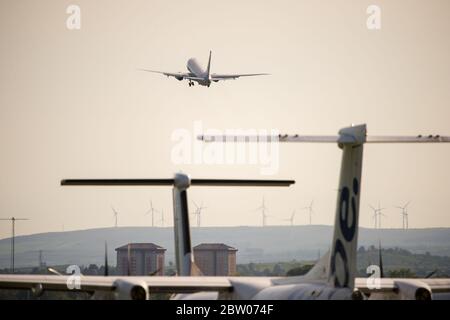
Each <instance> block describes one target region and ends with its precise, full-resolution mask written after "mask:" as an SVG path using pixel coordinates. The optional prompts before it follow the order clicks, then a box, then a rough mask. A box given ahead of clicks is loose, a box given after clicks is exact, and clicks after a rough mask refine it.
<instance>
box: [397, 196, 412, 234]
mask: <svg viewBox="0 0 450 320" xmlns="http://www.w3.org/2000/svg"><path fill="white" fill-rule="evenodd" d="M409 203H410V201H408V202H407V203H406V204H405V205H404V206H403V207H396V208H397V209H400V210H402V212H401V213H400V214H401V215H402V218H403V229H404V230H408V205H409Z"/></svg>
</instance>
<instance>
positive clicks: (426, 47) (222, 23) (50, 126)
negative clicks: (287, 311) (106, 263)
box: [0, 0, 450, 238]
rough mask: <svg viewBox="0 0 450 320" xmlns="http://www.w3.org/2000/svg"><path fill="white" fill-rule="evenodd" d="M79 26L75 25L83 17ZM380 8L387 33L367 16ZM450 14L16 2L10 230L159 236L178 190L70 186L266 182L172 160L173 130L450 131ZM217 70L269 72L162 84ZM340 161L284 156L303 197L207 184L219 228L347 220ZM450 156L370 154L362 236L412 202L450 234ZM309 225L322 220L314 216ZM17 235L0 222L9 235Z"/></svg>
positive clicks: (8, 54)
mask: <svg viewBox="0 0 450 320" xmlns="http://www.w3.org/2000/svg"><path fill="white" fill-rule="evenodd" d="M72 3H73V4H77V5H79V6H80V8H81V30H75V31H70V30H68V29H67V28H66V19H67V17H68V15H67V14H66V8H67V6H68V5H69V4H72ZM370 4H377V5H379V6H380V7H381V19H382V20H381V23H382V25H381V30H378V31H373V30H372V31H370V30H368V29H367V28H366V19H367V14H366V9H367V7H368V6H369V5H370ZM449 33H450V2H449V1H448V0H440V1H438V0H431V1H412V0H402V1H400V0H389V1H361V0H354V1H331V0H330V1H313V0H311V1H272V0H270V1H221V2H219V1H162V0H161V1H144V0H142V1H137V0H135V1H129V2H124V1H112V0H108V1H91V0H79V1H74V2H72V1H60V0H58V1H56V0H54V1H44V0H42V1H31V0H30V1H22V0H20V1H17V0H1V1H0V69H1V73H0V143H1V157H0V176H1V179H0V194H1V196H0V216H2V217H9V216H12V215H14V216H17V217H27V218H30V219H31V220H30V221H26V222H23V223H20V224H18V233H19V234H29V233H36V232H47V231H60V230H61V229H62V226H63V225H64V226H65V229H66V230H75V229H86V228H95V227H106V226H111V225H112V224H113V222H114V221H113V216H112V212H111V208H110V206H111V205H114V206H115V207H116V209H117V210H118V211H119V213H120V216H119V224H120V225H122V226H125V225H126V226H142V225H148V224H149V223H150V219H149V217H148V216H144V212H145V211H146V210H147V209H148V206H149V204H148V202H149V200H150V198H151V199H153V202H154V205H155V206H156V207H157V208H163V209H164V211H165V212H166V221H169V220H170V218H171V212H172V211H171V193H170V189H169V188H152V189H151V188H62V187H60V186H59V181H60V180H61V179H62V178H82V177H90V178H96V177H102V178H119V177H128V178H142V177H155V178H159V177H170V176H172V174H173V173H174V172H176V171H179V170H183V171H184V172H188V173H190V174H191V176H192V177H205V178H206V177H208V178H267V177H266V176H261V175H260V168H259V166H252V165H236V166H226V165H223V166H219V165H209V166H207V165H203V166H201V165H183V166H177V165H175V164H173V163H172V162H171V158H170V152H171V148H172V147H173V146H174V143H173V142H172V141H171V134H172V132H173V131H174V130H176V129H180V128H185V129H188V130H192V127H193V122H194V121H195V120H201V121H202V123H203V124H204V126H205V127H206V128H217V129H223V130H224V129H227V128H243V129H245V128H254V129H271V128H276V129H280V130H282V131H285V132H289V133H304V134H307V133H310V134H334V133H336V132H337V131H338V130H339V128H341V127H343V126H346V125H348V124H350V123H363V122H364V123H367V124H368V130H369V133H371V134H418V133H424V134H428V133H440V134H446V135H450V106H449V101H450V59H449V57H450V38H449V36H448V35H449ZM210 49H211V50H213V60H212V71H213V72H217V73H225V72H228V73H236V72H238V73H239V72H243V73H251V72H269V73H271V74H272V75H271V76H269V77H259V78H247V79H240V80H237V81H229V82H224V83H220V84H217V85H216V84H213V85H212V86H211V88H205V87H194V88H189V87H188V85H187V82H178V81H176V80H174V79H167V78H165V77H161V76H158V75H154V74H148V73H143V72H139V71H136V69H137V68H153V69H160V70H165V71H185V65H186V61H187V59H188V58H190V57H192V56H194V57H198V59H199V60H200V61H202V62H206V59H207V55H208V51H209V50H210ZM339 162H340V152H339V149H338V148H337V147H336V146H334V145H319V146H315V145H300V144H295V145H283V146H281V148H280V170H279V173H278V174H277V175H275V176H273V177H272V178H292V179H295V180H296V181H297V184H296V185H295V186H294V187H292V188H289V189H277V190H273V189H257V190H253V189H220V188H217V189H213V190H206V189H204V188H202V189H199V188H192V189H191V190H190V194H189V195H190V199H193V200H195V201H196V202H202V201H203V202H204V205H205V206H207V207H208V209H207V210H205V211H204V216H203V218H202V220H203V223H204V225H205V226H222V225H232V226H236V225H258V224H260V221H261V219H260V217H259V215H258V213H257V212H254V211H252V210H253V209H254V208H256V207H258V206H259V205H260V202H261V198H262V196H263V195H264V196H265V197H266V205H267V207H268V209H269V212H268V213H269V214H271V215H273V216H274V217H272V218H269V221H268V222H269V224H286V222H284V221H281V219H284V218H287V217H288V216H289V214H290V213H291V211H292V210H293V209H294V208H297V209H299V208H301V207H304V206H306V205H307V204H308V203H309V202H310V201H311V199H314V201H315V215H314V217H313V223H317V224H331V223H332V221H333V216H334V207H335V191H334V189H335V188H336V186H337V178H338V169H339ZM449 164H450V146H447V145H425V146H423V145H415V146H413V145H389V146H381V145H377V146H373V145H369V146H367V147H366V149H365V162H364V168H363V185H362V188H363V189H362V190H363V195H362V199H361V220H360V225H361V226H366V227H371V226H372V225H373V222H372V219H371V212H370V210H369V209H368V205H369V204H371V203H373V204H375V203H377V202H378V201H381V204H382V206H387V207H388V210H386V211H385V214H386V215H387V216H388V217H387V218H386V219H384V220H383V226H386V227H400V226H401V216H400V214H399V211H397V210H395V209H393V208H392V207H393V206H396V205H401V204H403V203H404V202H406V201H408V200H412V202H411V205H410V225H411V227H420V228H422V227H439V226H445V227H450V216H449V214H450V170H449ZM296 221H297V223H298V224H305V223H307V221H308V219H307V215H306V212H305V211H299V215H298V218H297V220H296ZM9 235H10V224H8V223H4V222H2V223H1V224H0V238H4V237H8V236H9Z"/></svg>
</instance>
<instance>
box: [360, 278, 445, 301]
mask: <svg viewBox="0 0 450 320" xmlns="http://www.w3.org/2000/svg"><path fill="white" fill-rule="evenodd" d="M368 280H369V281H368ZM376 281H379V282H378V283H377V282H376ZM355 287H356V288H358V289H359V290H360V291H361V292H363V293H365V294H372V293H396V294H401V295H411V297H410V298H418V297H417V295H418V294H422V293H423V292H424V290H426V291H428V292H430V293H432V294H439V293H450V279H411V278H408V279H406V278H381V279H370V278H356V279H355ZM423 289H424V290H423Z"/></svg>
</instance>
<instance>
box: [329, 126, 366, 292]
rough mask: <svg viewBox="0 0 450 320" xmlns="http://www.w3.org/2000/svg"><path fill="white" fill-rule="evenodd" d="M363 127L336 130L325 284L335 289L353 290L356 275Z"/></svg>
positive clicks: (364, 136) (364, 134)
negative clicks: (336, 169)
mask: <svg viewBox="0 0 450 320" xmlns="http://www.w3.org/2000/svg"><path fill="white" fill-rule="evenodd" d="M365 141H366V125H360V126H354V127H349V128H345V129H342V130H341V131H339V138H338V144H339V147H340V148H341V149H342V162H341V173H340V178H339V193H338V197H337V203H336V215H335V222H334V234H333V242H332V244H331V254H330V265H329V268H328V272H329V275H328V281H329V283H330V285H332V286H335V287H346V288H351V289H353V287H354V282H355V280H354V279H355V274H356V251H357V242H358V220H359V198H360V194H361V190H360V188H361V170H362V160H363V144H364V143H365Z"/></svg>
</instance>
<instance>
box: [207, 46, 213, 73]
mask: <svg viewBox="0 0 450 320" xmlns="http://www.w3.org/2000/svg"><path fill="white" fill-rule="evenodd" d="M211 55H212V51H211V50H210V51H209V59H208V66H207V67H206V75H207V76H208V79H209V76H210V74H211Z"/></svg>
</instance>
